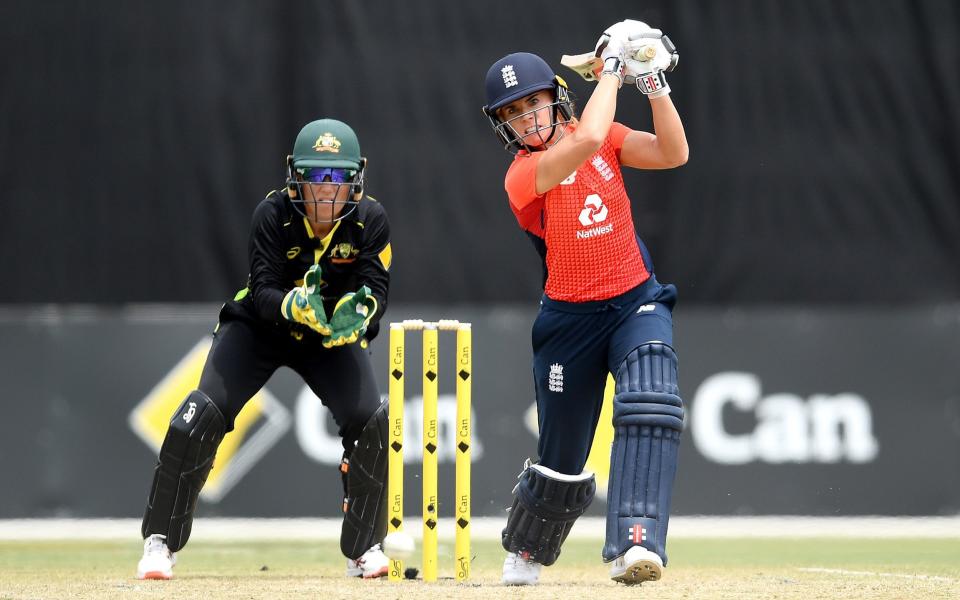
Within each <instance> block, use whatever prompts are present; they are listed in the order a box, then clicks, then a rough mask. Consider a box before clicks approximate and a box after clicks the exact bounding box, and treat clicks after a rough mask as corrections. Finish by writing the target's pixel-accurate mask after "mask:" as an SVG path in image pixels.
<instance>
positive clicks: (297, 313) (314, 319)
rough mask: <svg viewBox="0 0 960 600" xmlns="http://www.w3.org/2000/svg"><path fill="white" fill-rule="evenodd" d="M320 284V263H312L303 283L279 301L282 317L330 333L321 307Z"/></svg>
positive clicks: (323, 333) (320, 331) (317, 330)
mask: <svg viewBox="0 0 960 600" xmlns="http://www.w3.org/2000/svg"><path fill="white" fill-rule="evenodd" d="M320 284H321V271H320V265H313V266H312V267H310V268H309V269H308V270H307V273H306V274H305V275H304V277H303V285H302V286H300V287H295V288H293V289H292V290H290V291H289V292H287V295H286V296H284V298H283V302H281V303H280V314H281V315H283V318H284V319H286V320H288V321H294V322H296V323H300V324H301V325H306V326H307V327H309V328H310V329H312V330H314V331H316V332H317V333H319V334H320V335H330V333H331V332H332V329H331V328H330V324H329V323H328V322H327V313H326V311H325V310H324V309H323V299H322V298H321V296H320V292H319V289H320Z"/></svg>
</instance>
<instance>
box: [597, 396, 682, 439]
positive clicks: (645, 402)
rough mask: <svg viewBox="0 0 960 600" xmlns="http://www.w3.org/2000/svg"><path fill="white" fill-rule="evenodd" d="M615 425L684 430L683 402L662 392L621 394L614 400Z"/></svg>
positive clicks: (677, 397)
mask: <svg viewBox="0 0 960 600" xmlns="http://www.w3.org/2000/svg"><path fill="white" fill-rule="evenodd" d="M613 424H614V425H650V426H653V427H669V428H671V429H677V430H681V429H683V401H682V400H681V399H680V397H679V396H676V395H674V394H664V393H662V392H621V393H619V394H616V395H615V396H614V399H613Z"/></svg>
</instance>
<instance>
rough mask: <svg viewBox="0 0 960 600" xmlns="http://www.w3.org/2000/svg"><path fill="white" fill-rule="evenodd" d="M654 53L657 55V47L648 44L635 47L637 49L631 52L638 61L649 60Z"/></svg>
mask: <svg viewBox="0 0 960 600" xmlns="http://www.w3.org/2000/svg"><path fill="white" fill-rule="evenodd" d="M656 55H657V47H656V46H653V45H650V44H648V45H646V46H643V47H641V48H639V49H637V51H636V52H634V53H633V56H634V58H636V59H637V60H639V61H640V62H643V61H647V60H650V59H651V58H653V57H655V56H656Z"/></svg>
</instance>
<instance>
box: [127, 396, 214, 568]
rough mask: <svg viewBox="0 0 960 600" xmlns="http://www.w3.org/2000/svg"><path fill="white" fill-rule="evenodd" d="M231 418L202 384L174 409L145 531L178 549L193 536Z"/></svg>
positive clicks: (170, 546)
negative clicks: (206, 485)
mask: <svg viewBox="0 0 960 600" xmlns="http://www.w3.org/2000/svg"><path fill="white" fill-rule="evenodd" d="M225 431H226V421H225V420H224V418H223V414H222V413H221V412H220V409H219V408H217V406H216V405H215V404H214V403H213V401H212V400H211V399H210V398H208V397H207V395H206V394H204V393H203V392H201V391H200V390H194V391H193V392H190V395H188V396H187V398H186V399H185V400H184V401H183V403H182V404H181V405H180V408H178V409H177V411H176V412H175V413H174V414H173V418H172V419H171V420H170V426H169V428H168V429H167V435H166V437H165V438H164V440H163V445H162V446H161V447H160V455H159V457H158V458H157V466H156V469H155V471H154V475H153V485H152V486H151V488H150V496H149V498H148V499H147V509H146V512H145V513H144V516H143V526H142V528H141V533H142V534H143V537H144V538H146V537H147V536H149V535H153V534H161V535H164V536H166V538H167V539H166V544H167V547H168V548H170V550H171V551H173V552H176V551H177V550H179V549H180V548H182V547H183V546H184V545H185V544H186V543H187V540H188V539H189V538H190V529H191V527H192V525H193V512H194V510H195V509H196V505H197V498H198V497H199V496H200V490H201V489H202V488H203V484H204V483H206V481H207V475H209V474H210V469H212V468H213V459H214V457H215V456H216V454H217V447H219V445H220V442H221V440H223V435H224V433H225Z"/></svg>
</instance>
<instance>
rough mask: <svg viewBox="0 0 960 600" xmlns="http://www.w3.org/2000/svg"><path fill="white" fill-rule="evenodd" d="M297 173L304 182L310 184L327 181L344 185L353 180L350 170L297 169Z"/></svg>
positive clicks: (325, 168) (327, 168)
mask: <svg viewBox="0 0 960 600" xmlns="http://www.w3.org/2000/svg"><path fill="white" fill-rule="evenodd" d="M297 173H299V174H300V176H301V177H302V178H303V180H304V181H308V182H310V183H324V182H326V181H327V180H329V182H330V183H346V182H348V181H350V179H352V178H353V170H351V169H332V168H330V167H317V168H311V169H298V170H297Z"/></svg>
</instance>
